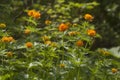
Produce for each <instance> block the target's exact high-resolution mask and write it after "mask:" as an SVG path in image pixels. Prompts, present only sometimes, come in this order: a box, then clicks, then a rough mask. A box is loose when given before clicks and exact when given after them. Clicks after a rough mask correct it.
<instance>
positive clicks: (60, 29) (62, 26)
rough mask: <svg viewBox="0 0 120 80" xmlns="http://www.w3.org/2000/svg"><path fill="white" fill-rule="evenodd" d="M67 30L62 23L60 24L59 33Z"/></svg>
mask: <svg viewBox="0 0 120 80" xmlns="http://www.w3.org/2000/svg"><path fill="white" fill-rule="evenodd" d="M67 29H68V26H67V25H66V24H64V23H62V24H60V25H59V31H65V30H67Z"/></svg>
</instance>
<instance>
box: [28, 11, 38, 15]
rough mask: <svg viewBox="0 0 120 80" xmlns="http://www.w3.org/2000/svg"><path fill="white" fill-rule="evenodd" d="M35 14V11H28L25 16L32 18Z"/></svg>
mask: <svg viewBox="0 0 120 80" xmlns="http://www.w3.org/2000/svg"><path fill="white" fill-rule="evenodd" d="M35 12H36V11H35V10H29V11H28V13H27V14H28V16H33V15H34V13H35Z"/></svg>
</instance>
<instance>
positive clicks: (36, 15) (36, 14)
mask: <svg viewBox="0 0 120 80" xmlns="http://www.w3.org/2000/svg"><path fill="white" fill-rule="evenodd" d="M27 14H28V16H31V17H33V18H36V19H39V18H40V16H41V14H40V13H39V12H38V11H36V10H29V11H28V12H27Z"/></svg>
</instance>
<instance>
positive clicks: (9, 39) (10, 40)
mask: <svg viewBox="0 0 120 80" xmlns="http://www.w3.org/2000/svg"><path fill="white" fill-rule="evenodd" d="M12 41H14V39H13V37H2V42H12Z"/></svg>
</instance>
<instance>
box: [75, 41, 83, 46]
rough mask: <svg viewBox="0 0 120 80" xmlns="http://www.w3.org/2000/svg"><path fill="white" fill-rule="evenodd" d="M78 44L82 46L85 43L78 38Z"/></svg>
mask: <svg viewBox="0 0 120 80" xmlns="http://www.w3.org/2000/svg"><path fill="white" fill-rule="evenodd" d="M76 45H77V46H79V47H81V46H83V45H84V43H83V41H81V40H78V41H77V42H76Z"/></svg>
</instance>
